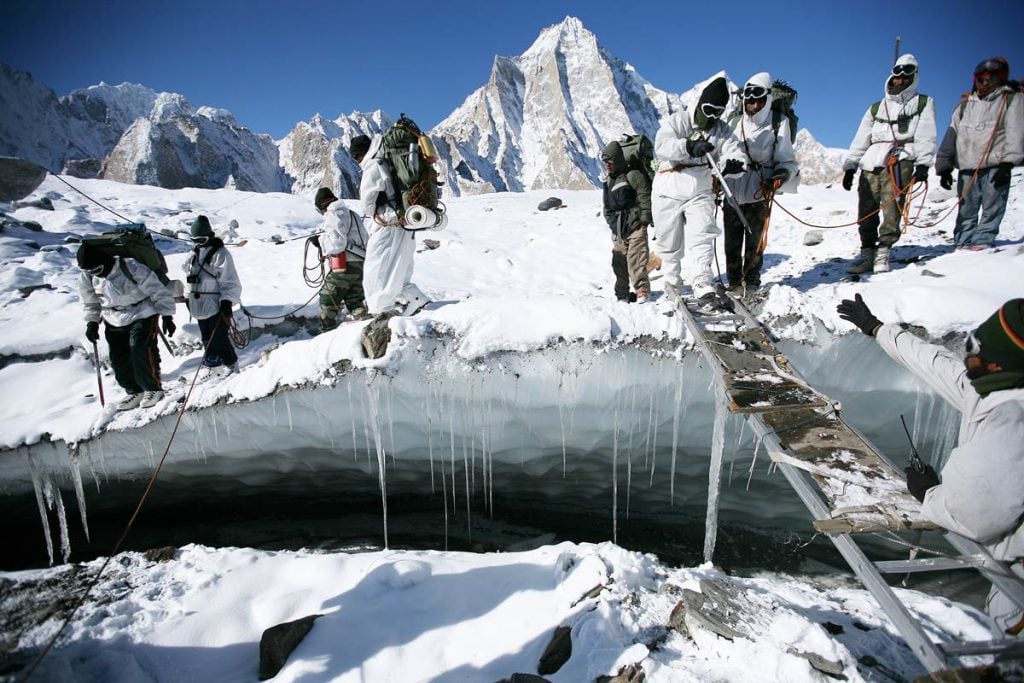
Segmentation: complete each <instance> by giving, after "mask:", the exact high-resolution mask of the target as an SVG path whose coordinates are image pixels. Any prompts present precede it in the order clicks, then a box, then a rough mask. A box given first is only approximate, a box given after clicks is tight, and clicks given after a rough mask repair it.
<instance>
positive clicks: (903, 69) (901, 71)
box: [892, 64, 917, 78]
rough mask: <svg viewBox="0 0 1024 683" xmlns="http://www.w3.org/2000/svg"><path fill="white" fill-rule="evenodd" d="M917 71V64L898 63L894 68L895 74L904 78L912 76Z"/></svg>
mask: <svg viewBox="0 0 1024 683" xmlns="http://www.w3.org/2000/svg"><path fill="white" fill-rule="evenodd" d="M916 73H917V65H915V64H897V65H896V66H894V67H893V68H892V75H893V76H901V77H904V78H910V77H911V76H913V75H914V74H916Z"/></svg>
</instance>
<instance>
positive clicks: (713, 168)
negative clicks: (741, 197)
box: [706, 154, 754, 237]
mask: <svg viewBox="0 0 1024 683" xmlns="http://www.w3.org/2000/svg"><path fill="white" fill-rule="evenodd" d="M706 158H707V160H708V163H709V164H710V165H711V172H712V173H713V174H714V175H715V177H716V178H718V183H719V185H721V186H722V192H723V193H725V196H726V198H727V199H728V200H729V203H730V204H732V208H734V209H736V215H737V216H739V217H740V223H743V229H744V230H746V231H747V234H748V235H749V236H751V237H753V236H754V229H753V228H751V227H750V223H748V222H747V217H746V216H744V215H743V211H742V210H741V209H740V203H739V202H738V201H736V197H734V196H733V194H732V190H730V189H729V185H728V183H726V182H725V177H724V176H722V171H721V169H719V168H718V164H716V163H715V160H714V159H712V158H711V155H710V154H708V155H707V157H706Z"/></svg>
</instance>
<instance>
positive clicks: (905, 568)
mask: <svg viewBox="0 0 1024 683" xmlns="http://www.w3.org/2000/svg"><path fill="white" fill-rule="evenodd" d="M984 564H985V559H984V558H983V557H981V556H980V555H958V556H957V557H928V558H922V559H920V560H883V561H881V562H875V566H876V567H877V568H878V571H880V572H882V573H883V574H911V573H914V572H940V571H947V570H950V569H977V568H978V567H981V566H984Z"/></svg>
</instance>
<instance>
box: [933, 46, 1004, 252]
mask: <svg viewBox="0 0 1024 683" xmlns="http://www.w3.org/2000/svg"><path fill="white" fill-rule="evenodd" d="M1009 75H1010V65H1009V63H1007V61H1006V60H1005V59H1003V58H1002V57H994V58H992V59H986V60H985V61H984V62H982V63H981V64H979V65H978V66H977V67H976V68H975V69H974V89H973V90H972V91H971V94H970V96H968V97H967V98H966V99H964V100H963V101H962V102H960V104H958V105H957V106H956V109H954V110H953V118H952V120H951V121H950V123H949V130H947V131H946V135H945V137H943V138H942V145H940V146H939V153H938V155H937V157H936V159H935V172H936V173H937V174H938V175H939V178H940V184H941V185H942V187H944V188H945V189H947V190H948V189H950V188H952V187H953V169H954V168H959V169H960V177H959V180H958V181H957V186H956V189H957V193H958V194H960V195H963V201H962V202H961V203H960V209H959V211H958V213H957V215H956V226H955V227H954V228H953V242H954V244H955V245H956V247H957V248H958V249H971V250H974V251H977V250H979V249H984V248H986V247H990V246H992V243H993V242H994V241H995V239H996V236H997V235H998V234H999V224H1000V223H1002V222H1003V214H1004V213H1005V212H1006V202H1007V200H1008V199H1009V197H1010V173H1011V171H1012V170H1013V167H1014V166H1019V165H1020V164H1021V163H1024V94H1022V93H1015V92H1014V91H1013V89H1011V88H1010V87H1009V86H1008V85H1006V81H1007V79H1008V78H1009ZM968 184H969V185H970V187H969V188H966V191H967V193H966V194H964V190H965V187H966V186H967V185H968ZM979 210H980V211H981V218H980V220H979V218H978V212H979Z"/></svg>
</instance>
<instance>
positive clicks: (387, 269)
mask: <svg viewBox="0 0 1024 683" xmlns="http://www.w3.org/2000/svg"><path fill="white" fill-rule="evenodd" d="M415 254H416V233H414V232H410V231H408V230H405V229H403V228H400V227H397V226H395V227H387V228H382V227H379V226H378V227H377V231H376V232H374V233H373V234H372V235H370V239H369V241H368V242H367V243H366V260H365V261H364V262H363V293H364V294H365V295H366V308H367V310H369V312H370V313H372V314H373V315H377V314H378V313H383V312H384V311H390V310H394V309H395V307H396V305H397V304H398V303H399V301H400V300H401V301H402V302H403V303H406V304H415V303H418V302H420V301H426V299H427V297H426V295H425V294H423V292H422V291H420V288H419V287H417V286H416V285H414V284H413V283H412V268H413V256H415Z"/></svg>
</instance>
